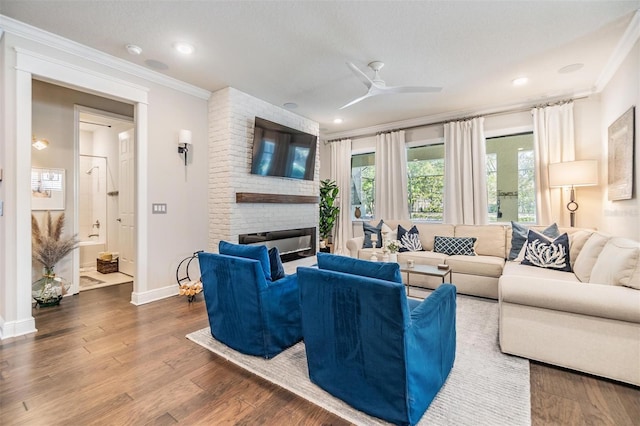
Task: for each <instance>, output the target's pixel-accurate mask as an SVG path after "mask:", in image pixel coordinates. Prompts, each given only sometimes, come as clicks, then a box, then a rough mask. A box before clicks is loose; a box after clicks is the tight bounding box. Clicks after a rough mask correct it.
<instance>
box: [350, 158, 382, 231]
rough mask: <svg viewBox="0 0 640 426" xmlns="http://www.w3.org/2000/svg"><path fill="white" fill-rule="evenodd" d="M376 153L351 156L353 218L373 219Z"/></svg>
mask: <svg viewBox="0 0 640 426" xmlns="http://www.w3.org/2000/svg"><path fill="white" fill-rule="evenodd" d="M375 180H376V154H375V153H374V152H370V153H366V154H355V155H352V156H351V218H352V219H373V212H374V208H375V194H376V190H375Z"/></svg>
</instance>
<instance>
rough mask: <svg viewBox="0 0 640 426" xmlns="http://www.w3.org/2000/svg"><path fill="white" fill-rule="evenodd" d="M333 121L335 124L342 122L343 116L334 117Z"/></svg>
mask: <svg viewBox="0 0 640 426" xmlns="http://www.w3.org/2000/svg"><path fill="white" fill-rule="evenodd" d="M333 122H334V123H335V124H340V123H342V118H334V119H333Z"/></svg>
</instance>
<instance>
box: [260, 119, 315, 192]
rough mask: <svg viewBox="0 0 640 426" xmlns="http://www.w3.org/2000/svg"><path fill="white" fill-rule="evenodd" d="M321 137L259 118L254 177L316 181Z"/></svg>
mask: <svg viewBox="0 0 640 426" xmlns="http://www.w3.org/2000/svg"><path fill="white" fill-rule="evenodd" d="M317 141H318V137H317V136H314V135H311V134H309V133H305V132H302V131H300V130H295V129H292V128H290V127H286V126H283V125H281V124H277V123H274V122H271V121H269V120H265V119H264V118H260V117H256V122H255V126H254V129H253V161H252V162H251V173H253V174H256V175H262V176H281V177H287V178H293V179H306V180H313V178H314V172H315V164H316V143H317Z"/></svg>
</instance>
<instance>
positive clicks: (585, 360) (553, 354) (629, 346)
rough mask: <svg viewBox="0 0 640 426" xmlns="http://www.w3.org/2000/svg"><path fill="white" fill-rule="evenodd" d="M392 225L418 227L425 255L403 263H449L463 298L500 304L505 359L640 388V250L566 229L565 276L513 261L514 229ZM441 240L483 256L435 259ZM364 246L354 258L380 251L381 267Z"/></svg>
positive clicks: (352, 245)
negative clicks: (468, 243)
mask: <svg viewBox="0 0 640 426" xmlns="http://www.w3.org/2000/svg"><path fill="white" fill-rule="evenodd" d="M385 223H386V224H387V225H388V226H389V227H390V228H392V229H393V230H395V229H396V228H397V225H398V224H401V225H402V226H403V227H404V228H405V229H410V228H411V227H412V226H413V225H416V228H417V229H418V231H419V234H420V241H421V243H422V246H423V249H424V250H425V251H421V252H407V253H400V254H399V255H398V261H399V262H405V261H406V260H407V259H414V261H415V262H416V263H418V264H428V265H436V264H438V263H446V264H448V265H449V266H450V267H451V270H452V279H451V281H452V283H453V284H454V285H455V286H456V288H457V289H458V292H459V293H463V294H470V295H475V296H481V297H488V298H494V299H498V300H499V304H500V346H501V349H502V351H503V352H505V353H509V354H514V355H518V356H522V357H526V358H530V359H534V360H538V361H542V362H546V363H549V364H554V365H559V366H562V367H567V368H571V369H574V370H578V371H583V372H586V373H590V374H595V375H598V376H602V377H607V378H611V379H614V380H618V381H622V382H626V383H631V384H633V385H636V386H640V243H639V242H636V241H632V240H629V239H626V238H619V237H612V236H609V235H606V234H603V233H600V232H596V231H593V230H585V229H576V228H560V229H559V231H560V233H564V232H566V233H567V234H568V235H569V242H570V249H569V252H570V263H571V266H572V271H573V272H561V271H556V270H549V269H545V268H539V267H534V266H527V265H522V264H520V262H515V261H507V260H506V258H507V257H508V254H509V251H510V250H511V237H512V233H511V227H510V226H504V225H448V224H426V223H415V224H413V223H411V222H409V221H392V220H389V221H386V220H385ZM373 225H375V224H373ZM544 228H545V227H541V226H533V227H531V229H534V230H538V231H540V230H542V229H544ZM436 235H438V236H450V237H475V238H477V241H476V246H475V251H476V254H477V255H476V256H460V255H453V256H447V255H444V254H441V253H435V252H433V247H434V243H433V241H434V238H435V236H436ZM363 240H364V238H363V237H356V238H353V239H351V240H349V241H348V242H347V248H348V249H349V252H350V255H351V256H352V257H359V258H361V259H369V258H370V257H371V254H372V252H373V251H374V250H375V251H376V253H377V254H378V257H379V259H381V256H382V251H381V249H379V248H378V249H363V248H362V244H363ZM417 278H418V276H416V277H415V278H414V277H413V276H412V278H411V284H412V285H420V286H423V287H425V288H437V286H438V285H439V284H440V283H441V280H440V279H438V278H431V277H422V281H419V280H418V279H417Z"/></svg>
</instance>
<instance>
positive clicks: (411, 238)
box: [400, 233, 422, 251]
mask: <svg viewBox="0 0 640 426" xmlns="http://www.w3.org/2000/svg"><path fill="white" fill-rule="evenodd" d="M400 244H401V245H402V248H404V249H405V250H404V251H422V243H421V242H420V235H418V234H409V233H406V234H404V235H403V236H402V239H401V240H400ZM401 251H402V250H401Z"/></svg>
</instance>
